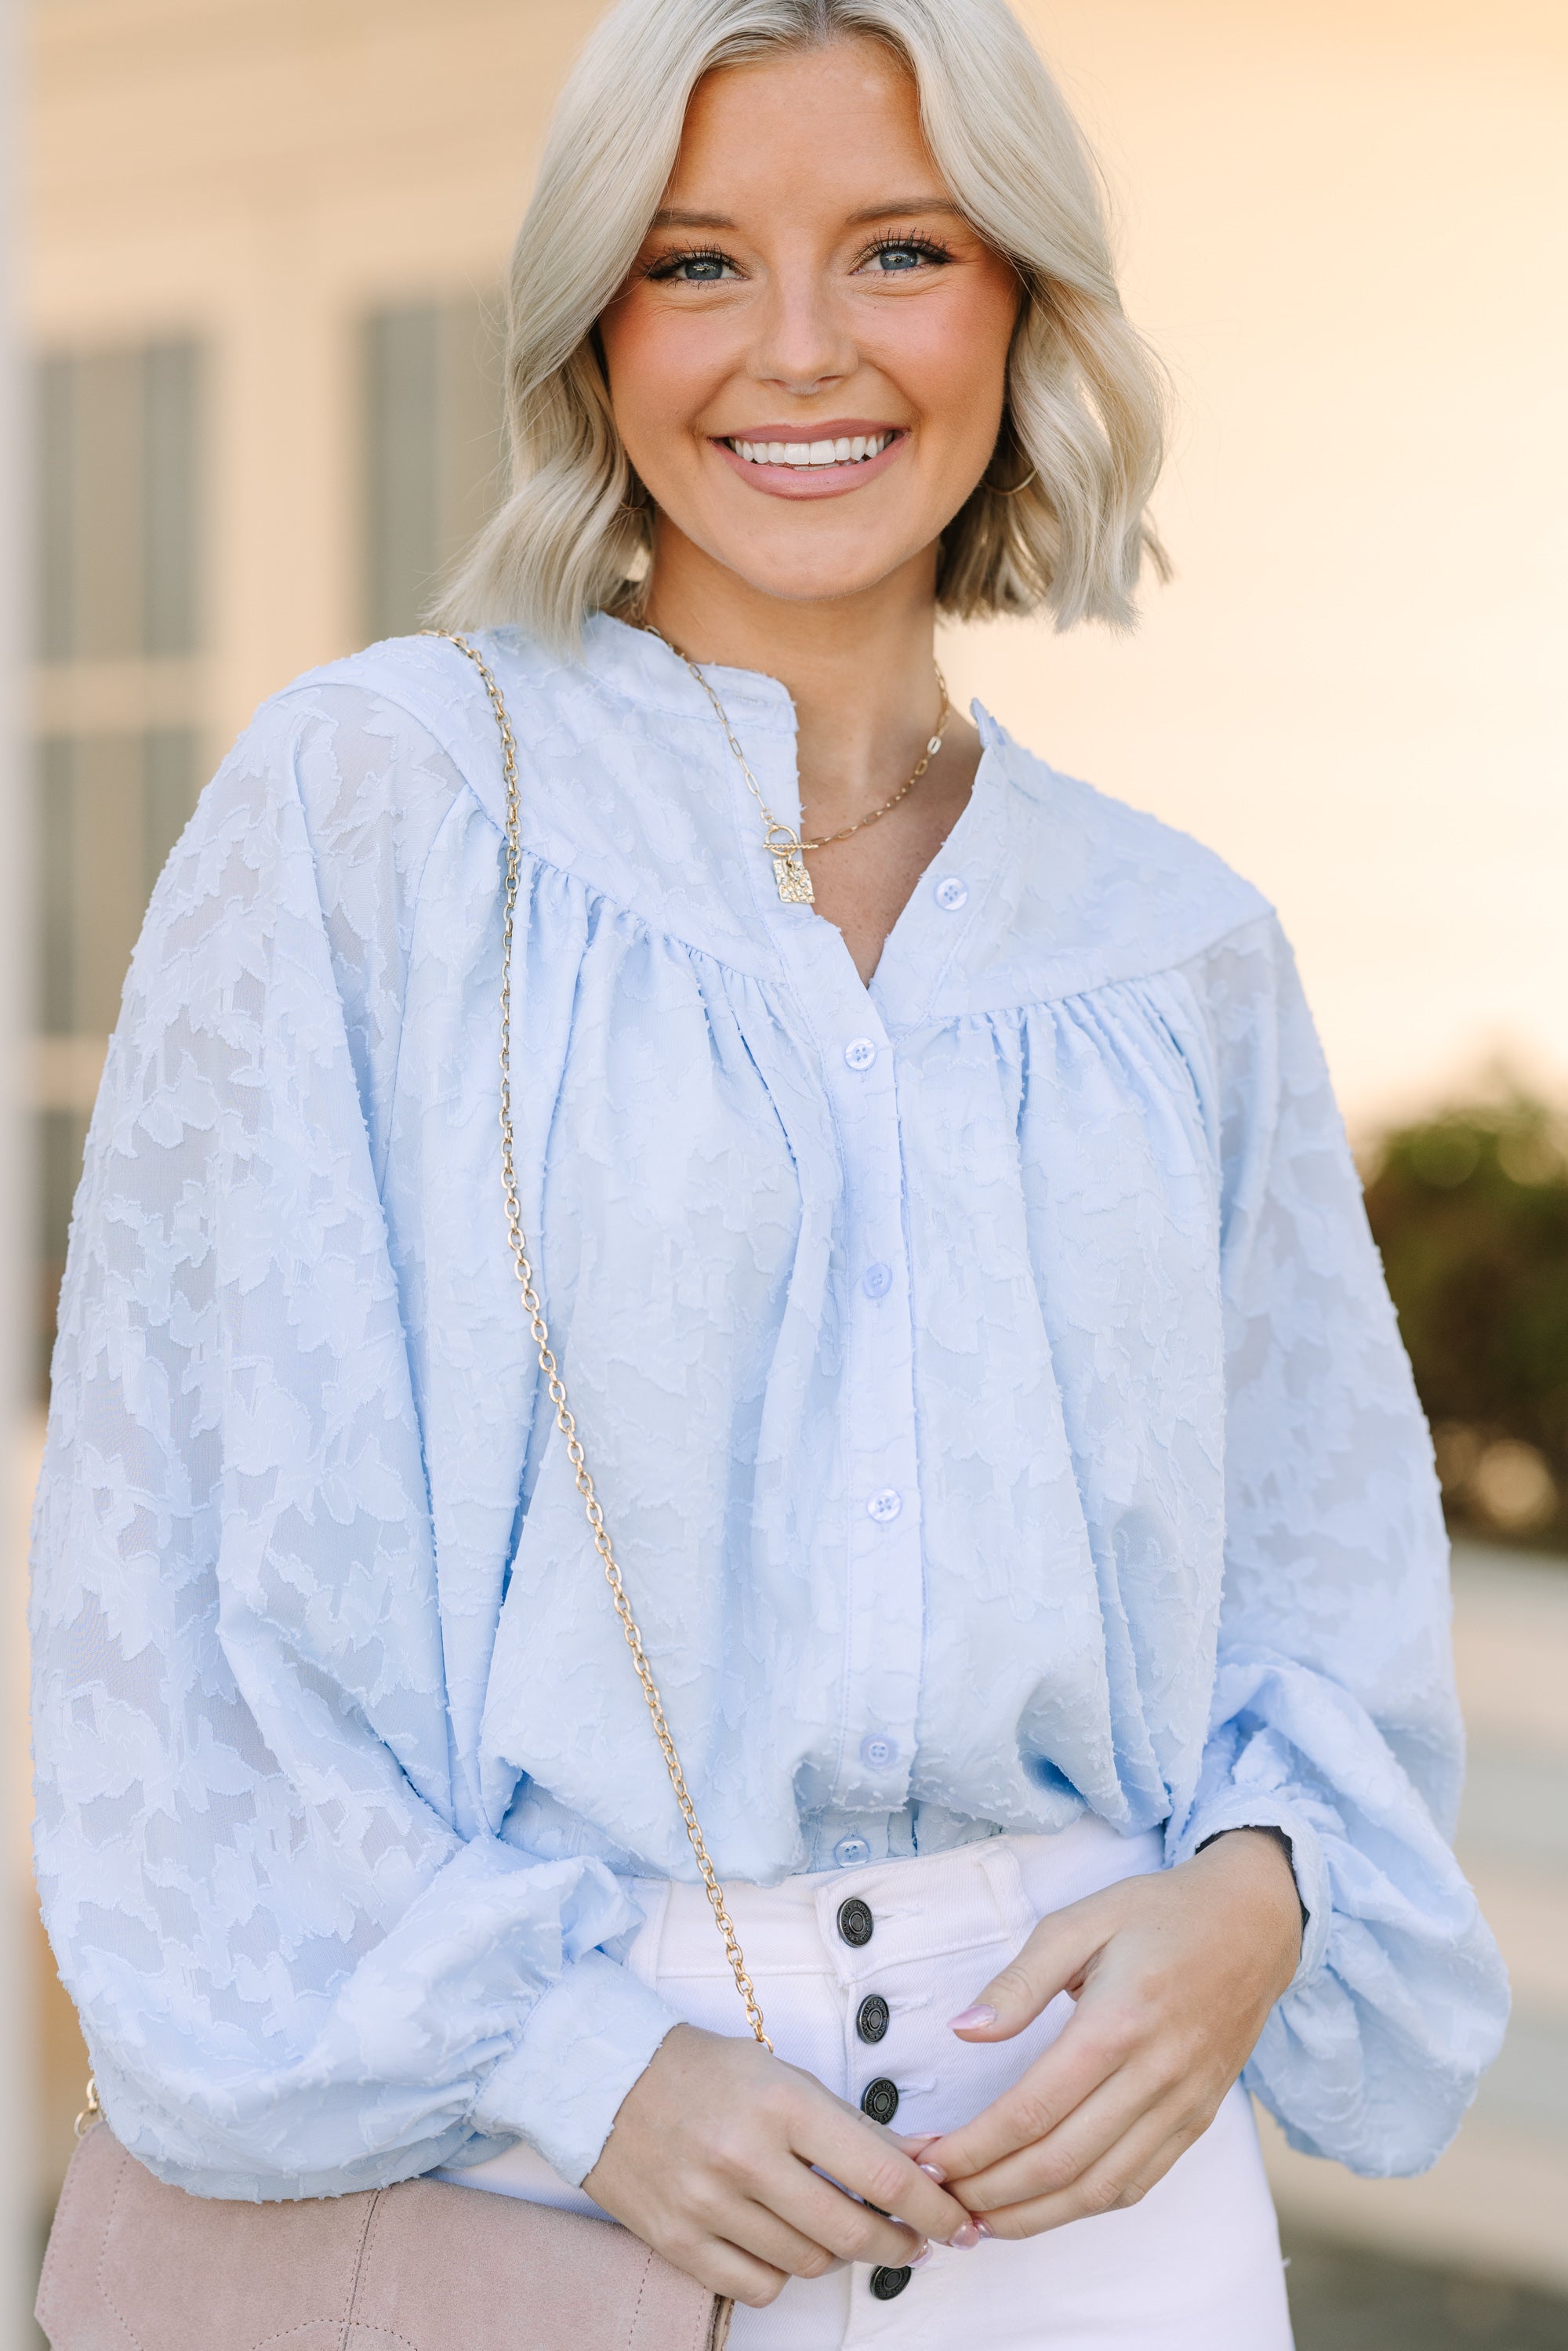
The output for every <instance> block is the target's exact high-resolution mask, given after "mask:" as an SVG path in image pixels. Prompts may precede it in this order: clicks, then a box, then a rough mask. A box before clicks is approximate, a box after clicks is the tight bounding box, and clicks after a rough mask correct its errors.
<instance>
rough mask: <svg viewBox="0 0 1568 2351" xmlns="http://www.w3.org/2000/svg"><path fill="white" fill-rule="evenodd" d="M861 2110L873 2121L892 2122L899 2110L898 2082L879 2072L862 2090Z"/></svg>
mask: <svg viewBox="0 0 1568 2351" xmlns="http://www.w3.org/2000/svg"><path fill="white" fill-rule="evenodd" d="M861 2112H862V2115H869V2116H871V2119H872V2121H873V2123H890V2122H891V2121H892V2120H893V2118H894V2115H895V2114H896V2113H897V2112H898V2084H897V2083H896V2082H890V2081H889V2080H888V2078H887V2075H886V2074H878V2075H877V2078H876V2080H875V2081H874V2082H868V2083H867V2084H866V2085H865V2088H864V2089H863V2090H862V2092H861Z"/></svg>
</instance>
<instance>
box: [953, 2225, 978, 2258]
mask: <svg viewBox="0 0 1568 2351" xmlns="http://www.w3.org/2000/svg"><path fill="white" fill-rule="evenodd" d="M979 2241H980V2232H979V2231H978V2229H977V2228H976V2226H975V2224H974V2222H973V2220H966V2221H965V2223H964V2225H963V2227H962V2228H961V2229H959V2230H956V2231H955V2233H954V2234H953V2235H952V2236H950V2237H949V2238H948V2240H947V2242H948V2243H949V2244H950V2245H961V2246H962V2247H963V2249H964V2251H965V2252H967V2253H972V2252H974V2250H975V2247H976V2246H977V2244H978V2243H979Z"/></svg>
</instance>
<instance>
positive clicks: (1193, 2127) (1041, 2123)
mask: <svg viewBox="0 0 1568 2351" xmlns="http://www.w3.org/2000/svg"><path fill="white" fill-rule="evenodd" d="M1300 1956H1301V1905H1300V1902H1299V1901H1298V1899H1297V1896H1296V1881H1295V1878H1294V1876H1292V1874H1291V1865H1290V1860H1289V1858H1288V1856H1287V1854H1286V1852H1285V1849H1284V1847H1283V1845H1282V1844H1280V1843H1279V1842H1278V1841H1277V1840H1276V1839H1275V1838H1274V1837H1272V1836H1271V1835H1270V1834H1267V1833H1266V1832H1264V1831H1261V1830H1257V1829H1239V1830H1234V1831H1231V1832H1230V1833H1229V1834H1226V1835H1224V1836H1221V1837H1219V1838H1218V1839H1217V1841H1216V1842H1215V1843H1214V1844H1211V1845H1207V1846H1206V1847H1205V1848H1204V1850H1203V1851H1202V1852H1201V1853H1199V1854H1197V1855H1195V1856H1194V1857H1193V1859H1192V1860H1191V1861H1186V1862H1183V1863H1182V1864H1181V1865H1180V1867H1179V1868H1176V1869H1172V1870H1165V1871H1162V1872H1161V1873H1160V1874H1159V1875H1158V1876H1150V1877H1129V1878H1124V1880H1123V1881H1122V1882H1121V1884H1119V1885H1117V1886H1107V1887H1106V1888H1105V1889H1104V1891H1103V1893H1100V1894H1092V1895H1090V1896H1089V1897H1088V1898H1087V1900H1085V1901H1082V1902H1075V1903H1073V1904H1071V1907H1069V1908H1067V1909H1065V1910H1059V1911H1057V1912H1056V1913H1055V1914H1054V1915H1053V1916H1052V1917H1049V1918H1046V1919H1044V1920H1042V1922H1041V1923H1040V1926H1038V1927H1037V1928H1035V1930H1034V1933H1033V1934H1032V1935H1031V1936H1030V1938H1029V1941H1028V1942H1027V1943H1026V1944H1025V1945H1024V1947H1023V1949H1022V1950H1021V1951H1020V1952H1019V1956H1018V1958H1017V1959H1014V1960H1013V1962H1012V1964H1011V1966H1010V1967H1006V1968H1004V1969H1003V1970H1002V1971H1001V1973H1000V1975H999V1976H998V1977H997V1978H996V1979H995V1980H994V1981H993V1982H992V1983H989V1984H988V1985H987V1987H986V1989H985V1991H983V1992H982V1993H981V1994H980V1997H979V2000H978V2001H977V2003H976V2005H975V2007H974V2008H972V2009H967V2010H966V2011H964V2015H965V2018H967V2019H968V2020H969V2022H962V2021H960V2020H957V2019H955V2022H954V2030H955V2031H956V2032H958V2033H959V2035H960V2037H961V2038H962V2039H963V2040H965V2041H982V2042H993V2041H1007V2040H1009V2039H1010V2038H1011V2037H1012V2035H1013V2034H1014V2033H1016V2032H1022V2030H1023V2028H1024V2027H1025V2025H1027V2024H1030V2023H1031V2022H1033V2020H1034V2019H1035V2018H1036V2017H1037V2016H1038V2015H1039V2014H1040V2011H1041V2010H1042V2009H1044V2008H1045V2007H1046V2006H1047V2004H1048V2003H1049V2002H1050V2001H1052V2000H1053V1999H1054V1998H1055V1997H1056V1995H1057V1994H1058V1993H1059V1992H1062V1991H1066V1992H1071V1995H1072V1997H1073V1998H1074V2000H1076V2001H1077V2003H1078V2006H1077V2009H1076V2011H1075V2013H1074V2014H1073V2016H1072V2017H1071V2020H1070V2022H1068V2024H1067V2025H1066V2027H1065V2028H1064V2030H1063V2031H1062V2032H1061V2036H1060V2038H1059V2039H1057V2040H1056V2041H1054V2042H1053V2043H1051V2047H1050V2048H1049V2049H1048V2050H1046V2051H1045V2052H1044V2053H1043V2054H1042V2055H1041V2056H1040V2057H1038V2058H1037V2059H1036V2060H1035V2062H1034V2064H1032V2065H1031V2066H1030V2069H1029V2071H1028V2072H1027V2073H1026V2074H1024V2076H1023V2078H1022V2080H1021V2081H1019V2083H1018V2084H1017V2085H1015V2086H1014V2087H1013V2088H1012V2089H1011V2090H1009V2091H1008V2092H1007V2094H1006V2095H1005V2096H1003V2097H1000V2098H998V2099H997V2100H996V2101H995V2102H994V2104H993V2105H989V2106H988V2107H987V2108H986V2109H985V2111H984V2113H983V2114H980V2115H977V2116H976V2117H975V2119H974V2121H973V2122H969V2123H966V2124H965V2125H964V2126H962V2128H961V2129H958V2130H955V2131H949V2132H948V2133H947V2134H946V2137H943V2138H939V2139H936V2140H934V2141H933V2142H932V2143H931V2145H930V2146H928V2147H924V2148H922V2149H921V2151H920V2161H921V2164H922V2165H923V2167H925V2168H928V2169H929V2170H930V2172H931V2174H932V2176H933V2177H934V2178H936V2179H945V2180H946V2182H947V2183H948V2184H949V2185H950V2186H951V2188H952V2190H953V2193H954V2194H955V2195H956V2196H957V2197H960V2198H961V2199H962V2200H963V2202H964V2203H965V2204H966V2205H967V2207H968V2209H969V2210H970V2211H971V2212H973V2213H975V2214H976V2215H977V2217H980V2216H983V2220H982V2227H983V2231H984V2233H987V2234H989V2235H991V2236H995V2237H1033V2236H1038V2235H1039V2234H1040V2231H1042V2230H1045V2229H1057V2228H1060V2227H1061V2224H1062V2222H1063V2221H1064V2220H1081V2219H1082V2218H1084V2217H1085V2216H1086V2215H1087V2214H1090V2213H1094V2212H1109V2211H1112V2210H1115V2209H1116V2208H1117V2207H1118V2206H1122V2205H1127V2204H1135V2203H1136V2202H1137V2201H1138V2199H1139V2198H1140V2197H1142V2196H1143V2195H1145V2193H1146V2192H1147V2190H1148V2189H1151V2188H1152V2187H1153V2186H1154V2184H1155V2180H1156V2179H1163V2178H1164V2176H1165V2174H1166V2172H1167V2171H1168V2170H1169V2169H1170V2168H1171V2166H1172V2164H1173V2163H1174V2162H1175V2161H1176V2158H1177V2156H1179V2155H1181V2154H1183V2153H1184V2152H1185V2150H1186V2148H1187V2147H1190V2146H1191V2145H1192V2143H1193V2141H1194V2139H1196V2138H1199V2137H1202V2135H1203V2133H1204V2132H1205V2131H1206V2130H1207V2128H1208V2126H1209V2124H1210V2123H1211V2122H1212V2121H1213V2120H1214V2116H1215V2114H1216V2111H1217V2110H1218V2105H1219V2102H1220V2100H1221V2099H1222V2098H1223V2097H1224V2095H1225V2094H1226V2092H1227V2091H1228V2089H1229V2087H1230V2085H1231V2084H1232V2083H1233V2082H1234V2081H1235V2080H1236V2078H1237V2076H1238V2074H1239V2073H1240V2071H1241V2068H1242V2067H1243V2065H1245V2064H1246V2063H1247V2060H1248V2058H1249V2056H1250V2055H1251V2053H1252V2048H1253V2044H1254V2043H1255V2042H1256V2041H1257V2038H1258V2035H1259V2034H1260V2032H1261V2031H1262V2029H1263V2025H1264V2022H1265V2020H1266V2018H1267V2016H1268V2014H1269V2011H1270V2009H1271V2008H1272V2007H1273V2005H1274V2002H1275V2001H1277V2000H1278V1999H1279V1997H1280V1995H1281V1992H1282V1991H1284V1990H1285V1989H1286V1987H1287V1985H1288V1984H1289V1983H1290V1980H1291V1977H1292V1975H1293V1974H1294V1973H1295V1970H1296V1964H1297V1961H1298V1959H1299V1958H1300ZM986 2011H994V2013H993V2014H988V2013H987V2012H986Z"/></svg>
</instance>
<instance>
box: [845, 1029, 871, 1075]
mask: <svg viewBox="0 0 1568 2351" xmlns="http://www.w3.org/2000/svg"><path fill="white" fill-rule="evenodd" d="M844 1059H845V1061H847V1062H848V1063H849V1065H850V1067H851V1069H852V1070H869V1069H870V1067H871V1065H872V1063H873V1061H875V1059H876V1046H875V1043H874V1042H873V1040H872V1039H871V1038H870V1037H852V1038H851V1039H850V1041H849V1043H848V1044H847V1045H846V1046H845V1047H844Z"/></svg>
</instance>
